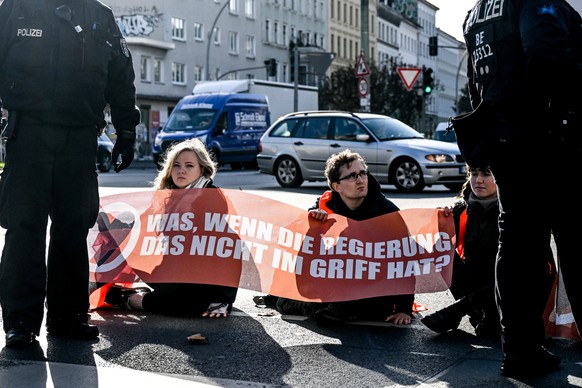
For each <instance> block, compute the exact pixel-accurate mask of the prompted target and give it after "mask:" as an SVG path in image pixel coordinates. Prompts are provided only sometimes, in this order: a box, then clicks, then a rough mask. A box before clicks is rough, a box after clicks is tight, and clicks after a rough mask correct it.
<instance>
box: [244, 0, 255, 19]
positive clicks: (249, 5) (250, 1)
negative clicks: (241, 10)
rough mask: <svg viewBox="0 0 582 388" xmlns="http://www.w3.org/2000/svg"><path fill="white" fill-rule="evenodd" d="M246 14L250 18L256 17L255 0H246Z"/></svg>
mask: <svg viewBox="0 0 582 388" xmlns="http://www.w3.org/2000/svg"><path fill="white" fill-rule="evenodd" d="M245 16H246V17H247V18H249V19H254V18H255V0H245Z"/></svg>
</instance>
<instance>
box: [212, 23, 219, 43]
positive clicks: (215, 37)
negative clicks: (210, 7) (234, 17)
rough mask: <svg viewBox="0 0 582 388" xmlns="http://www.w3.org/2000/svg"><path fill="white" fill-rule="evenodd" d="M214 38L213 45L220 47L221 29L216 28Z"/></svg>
mask: <svg viewBox="0 0 582 388" xmlns="http://www.w3.org/2000/svg"><path fill="white" fill-rule="evenodd" d="M212 36H213V39H212V43H214V44H215V45H216V46H220V28H218V27H214V33H213V34H212Z"/></svg>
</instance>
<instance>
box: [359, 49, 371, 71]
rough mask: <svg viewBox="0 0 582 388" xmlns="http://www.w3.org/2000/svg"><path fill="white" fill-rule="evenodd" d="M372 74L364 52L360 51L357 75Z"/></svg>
mask: <svg viewBox="0 0 582 388" xmlns="http://www.w3.org/2000/svg"><path fill="white" fill-rule="evenodd" d="M368 74H370V70H369V69H368V65H366V60H365V59H364V52H363V51H362V52H360V58H358V64H357V65H356V75H357V76H358V77H361V76H364V75H368Z"/></svg>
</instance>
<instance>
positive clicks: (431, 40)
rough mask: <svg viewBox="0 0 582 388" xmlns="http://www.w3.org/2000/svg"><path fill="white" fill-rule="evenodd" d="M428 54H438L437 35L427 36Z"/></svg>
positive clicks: (432, 55)
mask: <svg viewBox="0 0 582 388" xmlns="http://www.w3.org/2000/svg"><path fill="white" fill-rule="evenodd" d="M428 54H429V55H430V56H431V57H434V56H437V55H439V39H438V36H429V37H428Z"/></svg>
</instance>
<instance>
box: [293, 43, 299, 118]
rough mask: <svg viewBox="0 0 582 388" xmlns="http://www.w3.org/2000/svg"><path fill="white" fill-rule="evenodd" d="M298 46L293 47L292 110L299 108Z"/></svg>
mask: <svg viewBox="0 0 582 388" xmlns="http://www.w3.org/2000/svg"><path fill="white" fill-rule="evenodd" d="M298 85H299V47H298V46H297V45H295V47H294V48H293V112H297V111H298V110H299V86H298Z"/></svg>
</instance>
